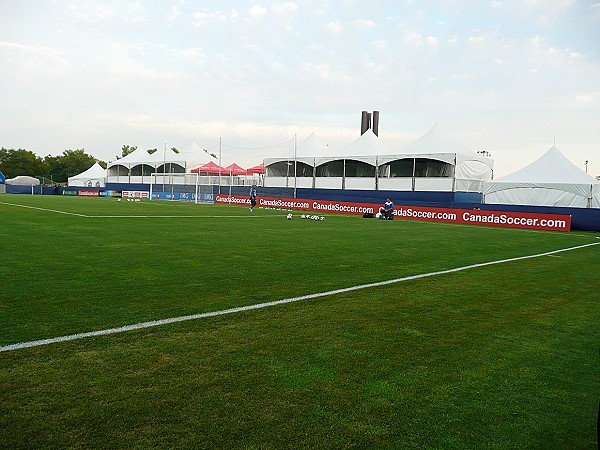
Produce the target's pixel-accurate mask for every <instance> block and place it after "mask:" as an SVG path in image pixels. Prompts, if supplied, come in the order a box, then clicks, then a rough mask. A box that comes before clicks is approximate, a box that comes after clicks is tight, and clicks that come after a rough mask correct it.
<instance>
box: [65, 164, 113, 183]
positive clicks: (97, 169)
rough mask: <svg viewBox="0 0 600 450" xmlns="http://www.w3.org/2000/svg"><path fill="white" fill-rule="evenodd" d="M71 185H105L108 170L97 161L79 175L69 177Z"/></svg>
mask: <svg viewBox="0 0 600 450" xmlns="http://www.w3.org/2000/svg"><path fill="white" fill-rule="evenodd" d="M68 185H69V186H87V187H104V186H105V185H106V170H105V169H103V168H102V166H101V165H100V164H98V163H97V162H96V163H94V165H93V166H92V167H90V168H89V169H87V170H86V171H84V172H81V173H80V174H79V175H75V176H72V177H69V180H68Z"/></svg>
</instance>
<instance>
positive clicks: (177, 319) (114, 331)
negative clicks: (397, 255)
mask: <svg viewBox="0 0 600 450" xmlns="http://www.w3.org/2000/svg"><path fill="white" fill-rule="evenodd" d="M593 245H600V242H593V243H591V244H584V245H578V246H576V247H569V248H563V249H560V250H553V251H550V252H545V253H538V254H535V255H527V256H517V257H515V258H508V259H500V260H497V261H488V262H485V263H479V264H471V265H468V266H463V267H456V268H454V269H446V270H439V271H437V272H429V273H423V274H419V275H411V276H408V277H402V278H394V279H392V280H386V281H378V282H376V283H368V284H361V285H358V286H351V287H347V288H341V289H335V290H333V291H326V292H318V293H316V294H309V295H302V296H300V297H291V298H286V299H283V300H275V301H272V302H265V303H257V304H255V305H249V306H240V307H237V308H230V309H224V310H221V311H213V312H206V313H200V314H192V315H189V316H180V317H171V318H169V319H161V320H153V321H150V322H141V323H137V324H133V325H125V326H122V327H117V328H108V329H106V330H99V331H89V332H86V333H77V334H70V335H68V336H59V337H55V338H48V339H41V340H37V341H28V342H19V343H17V344H10V345H5V346H2V347H0V352H8V351H12V350H20V349H24V348H30V347H39V346H41V345H48V344H56V343H59V342H68V341H74V340H76V339H84V338H89V337H96V336H106V335H109V334H117V333H124V332H127V331H133V330H141V329H144V328H152V327H157V326H160V325H168V324H171V323H177V322H187V321H189V320H196V319H205V318H207V317H215V316H223V315H226V314H234V313H238V312H243V311H251V310H253V309H262V308H268V307H270V306H277V305H284V304H286V303H294V302H299V301H302V300H309V299H313V298H319V297H327V296H330V295H336V294H343V293H345V292H352V291H357V290H360V289H368V288H372V287H379V286H385V285H388V284H394V283H401V282H403V281H410V280H417V279H419V278H426V277H433V276H436V275H444V274H447V273H454V272H461V271H463V270H469V269H475V268H478V267H485V266H492V265H495V264H504V263H508V262H513V261H521V260H525V259H531V258H539V257H542V256H550V255H555V254H557V253H562V252H568V251H571V250H577V249H580V248H585V247H591V246H593Z"/></svg>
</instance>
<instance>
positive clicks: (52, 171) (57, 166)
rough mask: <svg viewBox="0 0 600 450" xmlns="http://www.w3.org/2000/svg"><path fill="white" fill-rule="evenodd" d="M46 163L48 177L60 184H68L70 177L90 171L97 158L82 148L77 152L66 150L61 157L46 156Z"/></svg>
mask: <svg viewBox="0 0 600 450" xmlns="http://www.w3.org/2000/svg"><path fill="white" fill-rule="evenodd" d="M45 162H46V164H47V166H48V172H47V175H46V177H47V178H50V179H52V180H53V181H56V182H58V183H66V182H67V181H68V179H69V177H70V176H73V175H77V174H79V173H81V172H83V171H84V170H87V169H89V168H90V167H92V166H93V165H94V163H95V162H96V158H94V157H93V156H91V155H88V154H87V153H85V150H84V149H82V148H80V149H77V150H65V151H64V152H63V154H62V155H60V156H46V158H45Z"/></svg>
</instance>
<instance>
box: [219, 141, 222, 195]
mask: <svg viewBox="0 0 600 450" xmlns="http://www.w3.org/2000/svg"><path fill="white" fill-rule="evenodd" d="M221 167H222V166H221V138H220V137H219V195H221Z"/></svg>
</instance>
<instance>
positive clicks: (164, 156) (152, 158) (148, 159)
mask: <svg viewBox="0 0 600 450" xmlns="http://www.w3.org/2000/svg"><path fill="white" fill-rule="evenodd" d="M131 162H132V164H135V163H139V164H149V165H154V166H157V167H158V166H161V165H163V164H169V163H171V164H179V165H180V166H182V167H185V159H184V158H183V157H182V156H179V154H178V153H175V152H174V151H173V150H171V149H170V148H165V149H163V150H162V151H161V150H156V151H155V152H153V153H148V154H147V155H146V156H144V157H143V158H141V159H140V160H139V161H135V162H134V161H131Z"/></svg>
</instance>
